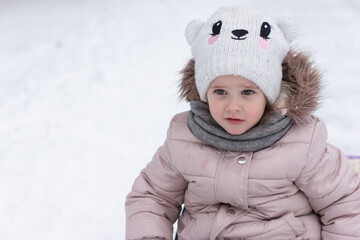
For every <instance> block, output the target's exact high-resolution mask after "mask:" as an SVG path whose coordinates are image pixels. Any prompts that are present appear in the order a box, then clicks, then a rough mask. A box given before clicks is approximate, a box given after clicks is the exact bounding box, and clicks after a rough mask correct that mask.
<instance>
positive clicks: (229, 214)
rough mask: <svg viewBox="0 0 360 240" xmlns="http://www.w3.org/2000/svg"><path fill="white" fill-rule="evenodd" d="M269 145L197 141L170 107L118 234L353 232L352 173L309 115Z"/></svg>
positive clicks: (355, 191) (356, 215)
mask: <svg viewBox="0 0 360 240" xmlns="http://www.w3.org/2000/svg"><path fill="white" fill-rule="evenodd" d="M307 120H308V121H307V122H308V123H307V124H305V125H297V124H295V125H294V126H293V127H292V128H291V129H290V130H289V131H288V133H287V134H286V135H285V136H284V137H283V138H281V139H280V140H279V141H278V142H276V143H275V144H274V145H273V146H271V147H269V148H266V149H264V150H260V151H257V152H229V151H222V150H218V149H216V148H213V147H211V146H209V145H205V144H204V143H202V142H201V141H200V140H198V139H197V138H196V137H195V136H194V135H193V134H192V133H191V131H190V130H189V128H188V126H187V112H185V113H181V114H178V115H176V116H175V117H174V118H173V120H172V122H171V124H170V128H169V131H168V136H167V139H166V141H165V143H164V145H163V146H162V147H160V148H159V150H158V151H157V153H156V155H155V156H154V158H153V160H152V161H151V162H150V163H149V164H148V166H147V167H146V168H145V169H144V170H143V171H142V172H141V174H140V176H139V177H138V178H137V179H136V181H135V183H134V185H133V189H132V191H131V192H130V194H129V195H128V197H127V199H126V215H127V224H126V239H144V238H164V239H172V236H173V232H172V231H173V228H172V226H173V223H174V222H175V221H176V220H177V219H178V216H179V213H180V208H181V205H182V204H183V203H185V206H186V211H185V212H184V214H182V215H181V217H180V218H179V220H178V235H179V239H187V240H188V239H191V240H192V239H194V240H201V239H266V240H269V239H282V240H284V239H326V240H332V239H341V240H347V239H349V240H350V239H351V240H353V239H360V227H359V226H360V177H359V175H358V174H357V173H356V172H355V171H354V170H353V169H352V168H351V167H350V165H349V163H348V159H347V158H346V157H345V156H344V155H343V153H341V151H339V150H338V149H337V148H336V147H334V146H332V145H330V144H328V143H327V131H326V127H325V125H324V123H323V122H322V121H321V120H319V119H318V118H316V117H313V116H311V117H309V119H307Z"/></svg>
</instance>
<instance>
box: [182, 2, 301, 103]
mask: <svg viewBox="0 0 360 240" xmlns="http://www.w3.org/2000/svg"><path fill="white" fill-rule="evenodd" d="M296 32H297V31H296V26H295V24H294V23H293V22H292V21H289V20H282V21H278V22H275V21H274V20H272V19H271V18H270V17H268V16H267V15H265V14H264V13H261V12H260V11H257V10H255V9H252V8H248V7H240V6H233V7H222V8H220V9H219V10H218V11H216V12H215V13H214V14H213V15H212V16H211V17H210V19H209V20H208V21H207V22H206V23H205V22H203V21H201V20H193V21H191V22H190V23H189V24H188V25H187V27H186V31H185V37H186V40H187V42H188V43H189V45H190V46H191V50H192V55H193V57H194V60H195V82H196V87H197V89H198V92H199V95H200V98H201V100H202V101H204V102H206V91H207V89H208V87H209V85H210V83H211V81H212V80H214V79H215V78H216V77H218V76H223V75H235V76H242V77H245V78H247V79H249V80H251V81H252V82H254V83H255V84H256V85H257V86H258V87H259V88H260V89H261V90H262V91H263V92H264V94H265V96H266V97H267V99H268V100H269V102H270V103H271V104H272V103H274V102H275V100H276V98H277V97H278V95H279V92H280V86H281V79H282V67H281V64H282V61H283V60H284V57H285V56H286V54H287V52H288V51H289V48H290V46H289V44H290V43H291V42H292V41H293V40H294V38H295V37H296Z"/></svg>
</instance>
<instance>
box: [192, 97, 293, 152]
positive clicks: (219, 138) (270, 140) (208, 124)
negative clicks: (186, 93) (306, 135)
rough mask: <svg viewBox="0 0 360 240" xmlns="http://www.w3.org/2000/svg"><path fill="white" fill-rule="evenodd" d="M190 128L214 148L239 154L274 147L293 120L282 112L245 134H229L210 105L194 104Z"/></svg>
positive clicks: (198, 102) (193, 102) (275, 113)
mask: <svg viewBox="0 0 360 240" xmlns="http://www.w3.org/2000/svg"><path fill="white" fill-rule="evenodd" d="M190 106H191V111H190V112H189V115H188V126H189V128H190V130H191V132H192V133H193V134H194V135H195V136H196V137H197V138H199V139H200V140H201V141H202V142H204V143H206V144H209V145H211V146H213V147H216V148H219V149H222V150H228V151H236V152H243V151H245V152H254V151H259V150H261V149H264V148H267V147H270V146H271V145H273V144H274V143H275V142H276V141H278V140H279V139H280V138H281V137H283V136H284V135H285V134H286V133H287V131H288V130H289V129H290V128H291V126H292V124H293V120H292V119H291V118H289V117H286V116H284V115H282V114H281V113H279V112H272V113H271V114H272V115H271V116H270V118H269V119H268V121H267V122H266V123H264V124H261V125H256V126H254V127H253V128H251V129H250V130H248V131H247V132H245V133H244V134H241V135H231V134H229V133H227V132H226V131H225V130H224V129H223V128H222V127H221V126H220V125H219V124H217V123H216V121H215V120H214V119H213V118H212V116H211V114H210V111H209V108H208V106H207V104H206V103H204V102H201V101H192V102H190Z"/></svg>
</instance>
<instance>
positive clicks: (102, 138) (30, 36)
mask: <svg viewBox="0 0 360 240" xmlns="http://www.w3.org/2000/svg"><path fill="white" fill-rule="evenodd" d="M233 4H241V5H248V6H252V7H255V8H258V9H260V10H263V11H265V12H267V13H268V14H269V15H271V16H273V17H274V18H277V19H279V18H291V19H293V20H294V21H295V22H296V23H297V24H298V26H299V32H300V35H299V37H298V39H297V41H296V42H295V46H296V47H297V48H298V49H301V50H304V51H307V52H309V53H311V54H312V55H313V56H314V60H315V61H316V62H317V64H318V66H319V68H320V69H321V70H322V71H324V84H325V86H326V88H325V91H324V96H325V98H324V103H323V104H322V108H321V109H320V110H319V111H317V113H316V114H317V115H319V116H320V117H322V118H323V119H324V120H325V122H326V123H327V126H328V130H329V142H331V143H332V144H334V145H337V146H338V147H340V148H341V149H342V150H343V151H344V152H345V153H347V154H360V123H359V120H360V110H359V106H360V97H359V92H360V44H359V39H360V31H359V25H360V1H359V0H317V1H313V0H301V1H299V0H272V1H269V0H248V1H246V0H237V1H236V0H232V1H231V0H223V1H215V0H182V1H179V0H118V1H116V0H86V1H85V0H84V1H80V0H58V1H56V0H43V1H41V0H0V239H1V240H28V239H31V240H32V239H34V240H42V239H44V240H45V239H46V240H49V239H52V240H53V239H54V240H55V239H67V240H73V239H74V240H82V239H87V240H88V239H89V240H90V239H91V240H92V239H94V240H95V239H104V240H105V239H106V240H107V239H109V240H110V239H114V240H115V239H124V238H125V237H124V234H125V211H124V201H125V197H126V194H127V193H128V192H129V191H130V189H131V185H132V183H133V181H134V179H135V177H136V176H137V175H138V174H139V172H140V170H141V169H142V168H143V167H145V165H146V164H147V163H148V162H149V161H150V160H151V158H152V155H153V154H154V152H155V151H156V149H157V148H158V146H159V145H161V144H162V143H163V141H164V139H165V135H166V130H167V127H168V123H169V120H170V119H171V117H172V116H173V115H174V114H175V113H177V112H180V111H185V110H188V109H189V106H188V104H187V103H185V102H184V101H180V100H179V98H178V97H177V90H178V89H177V84H178V79H179V71H180V70H181V69H182V67H183V66H184V65H185V63H186V62H187V60H188V59H189V58H190V50H189V47H188V45H187V43H186V41H185V38H184V29H185V27H186V24H187V23H188V22H189V21H190V20H193V19H195V18H200V19H204V20H206V19H207V18H208V17H209V16H210V15H211V14H212V13H213V12H214V11H215V10H216V9H217V8H218V7H219V6H221V5H233Z"/></svg>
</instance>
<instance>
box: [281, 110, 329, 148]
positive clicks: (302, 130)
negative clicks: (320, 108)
mask: <svg viewBox="0 0 360 240" xmlns="http://www.w3.org/2000/svg"><path fill="white" fill-rule="evenodd" d="M280 142H281V143H306V144H312V143H315V145H316V144H320V143H326V142H327V129H326V125H325V123H324V122H323V120H321V119H320V118H319V117H317V116H314V115H311V116H309V117H307V118H306V119H305V121H304V123H302V124H296V123H295V124H294V125H293V126H292V127H291V129H290V130H289V132H288V133H287V134H286V135H285V136H284V137H283V138H282V139H281V140H280Z"/></svg>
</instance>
